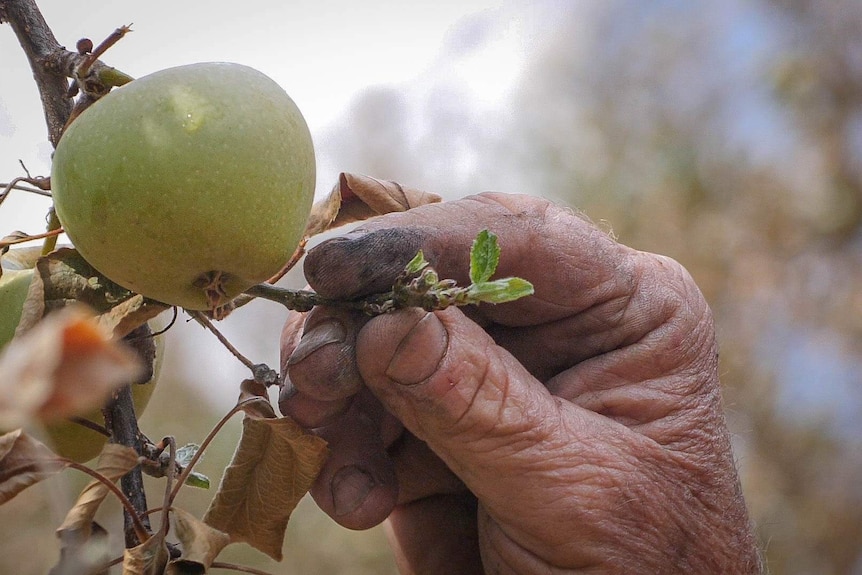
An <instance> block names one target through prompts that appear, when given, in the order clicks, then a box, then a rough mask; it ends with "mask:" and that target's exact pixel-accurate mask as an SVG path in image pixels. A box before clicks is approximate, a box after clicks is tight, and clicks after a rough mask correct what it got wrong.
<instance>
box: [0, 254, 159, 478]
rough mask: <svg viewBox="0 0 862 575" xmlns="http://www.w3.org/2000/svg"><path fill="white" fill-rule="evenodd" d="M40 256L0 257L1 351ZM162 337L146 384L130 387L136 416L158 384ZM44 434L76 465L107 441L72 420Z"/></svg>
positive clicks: (98, 418) (91, 416) (96, 414)
mask: <svg viewBox="0 0 862 575" xmlns="http://www.w3.org/2000/svg"><path fill="white" fill-rule="evenodd" d="M40 253H41V248H37V249H36V250H32V249H30V248H24V249H18V250H10V251H9V252H7V253H6V254H5V255H4V256H3V257H2V258H0V265H2V267H3V275H2V276H1V277H0V349H3V347H5V346H6V344H8V343H9V342H10V341H12V338H13V337H15V329H16V328H17V327H18V322H20V321H21V313H22V311H23V308H24V302H25V300H26V299H27V293H28V291H29V288H30V282H31V280H32V279H33V274H34V270H33V268H32V266H34V265H36V258H37V257H38V256H39V254H40ZM7 266H8V267H7ZM26 266H29V267H26ZM22 268H24V269H22ZM156 319H158V318H156ZM162 337H163V336H156V338H155V344H156V356H155V360H154V362H153V377H152V378H150V380H149V381H148V382H146V383H143V384H134V385H132V400H133V402H134V405H135V413H136V414H137V415H138V417H140V416H141V414H143V412H144V410H145V409H146V407H147V404H148V403H149V401H150V397H151V396H152V395H153V391H155V389H156V384H157V383H158V378H159V371H160V370H161V365H162V359H163V358H164V342H163V340H162ZM82 417H83V418H84V419H88V420H90V421H92V422H94V423H98V424H99V425H104V424H105V419H104V417H103V416H102V412H101V410H98V409H95V410H93V411H91V412H90V413H86V414H84V415H82ZM0 431H2V430H0ZM45 434H46V435H47V437H46V439H47V440H48V443H49V444H50V445H51V448H52V449H53V450H54V452H55V453H57V454H58V455H61V456H62V457H67V458H69V459H72V460H74V461H77V462H79V463H84V462H86V461H89V460H91V459H93V458H94V457H96V456H97V455H99V452H101V451H102V447H104V445H105V443H106V442H107V441H108V438H107V437H106V436H105V435H103V434H101V433H99V432H97V431H94V430H92V429H89V428H87V427H84V426H82V425H79V424H77V423H75V422H72V421H60V422H54V423H49V424H48V425H46V426H45Z"/></svg>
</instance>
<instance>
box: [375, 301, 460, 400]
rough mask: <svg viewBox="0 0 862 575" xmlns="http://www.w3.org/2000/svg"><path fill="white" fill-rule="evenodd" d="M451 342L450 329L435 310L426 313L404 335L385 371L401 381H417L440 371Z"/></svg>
mask: <svg viewBox="0 0 862 575" xmlns="http://www.w3.org/2000/svg"><path fill="white" fill-rule="evenodd" d="M448 346H449V333H448V332H447V331H446V328H445V327H444V326H443V324H442V323H441V322H440V319H439V318H438V317H437V316H436V315H434V314H433V313H426V314H425V316H424V317H423V318H422V319H420V320H419V321H418V322H417V323H416V325H414V326H413V328H412V329H411V330H410V331H409V332H408V333H407V335H406V336H404V339H402V340H401V343H399V344H398V349H396V350H395V354H394V355H393V356H392V359H391V360H390V362H389V367H388V368H387V369H386V375H387V376H388V377H389V378H390V379H391V380H392V381H395V382H396V383H400V384H401V385H415V384H417V383H420V382H422V381H425V380H426V379H428V378H429V377H431V376H432V375H434V372H435V371H437V369H438V367H439V366H440V362H441V361H443V357H444V356H445V355H446V350H447V348H448Z"/></svg>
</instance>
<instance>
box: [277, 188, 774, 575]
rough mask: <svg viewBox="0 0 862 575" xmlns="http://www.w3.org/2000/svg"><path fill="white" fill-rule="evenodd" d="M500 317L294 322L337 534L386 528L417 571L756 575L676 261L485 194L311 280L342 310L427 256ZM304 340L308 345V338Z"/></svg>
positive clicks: (708, 360) (335, 253) (702, 331)
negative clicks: (484, 241) (476, 280)
mask: <svg viewBox="0 0 862 575" xmlns="http://www.w3.org/2000/svg"><path fill="white" fill-rule="evenodd" d="M483 228H489V229H490V230H491V231H492V232H494V233H496V234H497V235H498V236H499V243H500V246H501V248H502V257H501V261H500V266H499V268H498V272H497V275H496V276H495V277H505V276H511V275H516V276H520V277H523V278H526V279H528V280H530V281H531V282H533V284H534V285H535V289H536V292H535V296H533V297H529V298H525V299H522V300H519V301H517V302H513V303H509V304H505V305H499V306H481V307H479V308H464V309H454V308H452V309H447V310H444V311H438V312H433V313H426V312H424V311H422V310H418V309H410V310H405V311H399V312H396V313H392V314H389V315H384V316H379V317H376V318H373V319H369V318H367V317H363V316H360V315H357V314H354V313H353V312H344V311H337V310H333V309H326V308H318V309H315V310H314V311H312V312H310V313H308V314H305V315H301V314H293V315H291V317H290V318H289V319H288V321H287V323H286V325H285V328H284V333H283V337H282V352H283V354H282V358H283V359H282V373H284V374H286V381H285V384H284V387H283V388H282V391H281V396H280V407H281V409H282V411H283V413H285V414H286V415H290V416H291V417H294V418H295V419H296V420H297V421H299V422H300V423H301V424H302V425H304V426H306V427H308V428H311V429H315V431H316V432H317V433H319V434H320V435H321V436H322V437H324V438H325V439H327V440H328V441H329V442H330V448H331V450H332V454H331V457H330V458H329V460H328V462H327V464H326V466H325V467H324V469H323V471H322V472H321V474H320V476H319V477H318V479H317V482H316V484H315V486H314V488H313V489H312V495H313V496H314V498H315V500H316V501H317V503H318V505H319V506H320V507H321V508H322V509H323V510H324V511H325V512H326V513H328V514H329V515H330V516H332V517H333V518H334V519H335V520H336V521H337V522H338V523H340V524H342V525H344V526H346V527H349V528H353V529H364V528H368V527H371V526H373V525H376V524H378V523H379V522H381V521H383V520H386V521H387V527H388V533H389V535H390V541H391V543H392V546H393V549H394V551H395V555H396V559H397V561H398V565H399V568H400V569H401V571H402V572H403V573H416V574H425V573H427V574H438V573H450V574H452V573H506V574H509V573H523V574H533V573H563V572H567V573H756V572H758V570H759V563H758V556H757V550H756V546H755V543H754V538H753V535H752V532H751V529H750V526H749V520H748V516H747V511H746V508H745V502H744V500H743V498H742V494H741V491H740V486H739V481H738V477H737V473H736V470H735V467H734V461H733V457H732V453H731V448H730V442H729V437H728V432H727V428H726V425H725V420H724V416H723V413H722V406H721V396H720V388H719V381H718V373H717V351H716V349H717V348H716V343H715V337H714V328H713V322H712V317H711V313H710V310H709V308H708V306H707V304H706V303H705V301H704V299H703V297H702V295H701V293H700V292H699V290H698V289H697V287H696V286H695V284H694V282H693V281H692V279H691V277H690V276H689V275H688V274H687V272H686V271H685V270H684V269H683V268H682V267H681V266H680V265H679V264H677V263H676V262H674V261H672V260H670V259H668V258H665V257H661V256H657V255H652V254H647V253H642V252H638V251H635V250H632V249H630V248H627V247H625V246H623V245H620V244H618V243H616V242H614V241H612V240H611V239H610V238H609V237H608V236H607V235H606V234H605V233H603V232H601V231H600V230H599V229H597V228H596V227H594V226H593V225H592V224H590V223H589V222H587V221H586V220H585V219H583V218H580V217H578V216H577V215H575V214H573V213H572V212H571V211H568V210H565V209H562V208H560V207H557V206H555V205H553V204H551V203H549V202H547V201H545V200H541V199H538V198H533V197H526V196H510V195H503V194H483V195H480V196H476V197H472V198H467V199H464V200H461V201H457V202H449V203H444V204H437V205H431V206H425V207H422V208H420V209H416V210H412V211H410V212H406V213H400V214H393V215H388V216H385V217H382V218H379V219H377V220H374V221H372V222H369V223H367V224H366V225H365V226H364V227H363V230H364V233H351V234H349V235H348V236H346V237H345V238H337V239H334V240H330V241H329V242H327V243H324V244H322V245H321V246H319V247H317V248H316V249H315V250H312V251H311V253H310V254H309V255H308V258H307V260H306V263H305V271H306V277H307V278H308V281H309V283H310V285H311V286H312V287H313V288H314V289H315V290H317V291H318V292H320V293H321V294H323V295H325V296H328V297H341V298H349V297H355V296H359V295H363V294H367V293H372V292H377V291H383V290H385V289H386V288H387V287H388V286H390V285H391V282H392V279H393V278H394V277H395V275H396V274H397V273H398V272H399V271H400V270H401V268H402V267H403V265H404V264H405V263H406V262H407V261H408V260H409V259H410V258H411V257H412V256H413V255H415V253H416V251H417V249H419V248H422V249H423V250H424V252H425V255H426V258H427V259H429V261H431V262H432V265H434V267H435V268H436V270H437V271H438V272H439V274H440V276H441V277H449V278H455V279H457V280H458V281H459V283H461V285H466V283H467V278H466V274H467V270H468V269H469V247H470V244H471V241H472V239H473V238H474V237H475V235H476V234H477V233H478V232H479V231H480V230H481V229H483ZM303 332H304V335H303Z"/></svg>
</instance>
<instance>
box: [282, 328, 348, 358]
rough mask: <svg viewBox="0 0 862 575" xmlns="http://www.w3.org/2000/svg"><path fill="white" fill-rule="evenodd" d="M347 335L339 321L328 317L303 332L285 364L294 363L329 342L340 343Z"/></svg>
mask: <svg viewBox="0 0 862 575" xmlns="http://www.w3.org/2000/svg"><path fill="white" fill-rule="evenodd" d="M346 337H347V331H346V330H345V329H344V326H343V325H342V324H341V322H340V321H338V320H335V319H330V320H327V321H324V322H322V323H319V324H317V325H316V326H314V327H313V328H311V329H310V330H308V331H307V332H305V333H304V334H302V339H300V340H299V345H297V346H296V349H294V350H293V353H292V354H291V356H290V359H288V360H287V365H296V364H297V363H299V362H300V361H302V360H303V359H305V358H306V357H308V356H309V355H311V354H312V353H314V352H315V351H317V350H318V349H320V348H322V347H323V346H326V345H329V344H330V343H340V342H342V341H344V338H346Z"/></svg>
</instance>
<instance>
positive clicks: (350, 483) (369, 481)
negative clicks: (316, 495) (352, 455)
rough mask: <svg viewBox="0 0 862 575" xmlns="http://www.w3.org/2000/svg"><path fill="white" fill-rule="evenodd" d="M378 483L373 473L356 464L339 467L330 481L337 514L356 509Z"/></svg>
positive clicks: (345, 513)
mask: <svg viewBox="0 0 862 575" xmlns="http://www.w3.org/2000/svg"><path fill="white" fill-rule="evenodd" d="M376 485H377V482H376V481H375V480H374V478H373V477H372V476H371V474H369V473H368V472H367V471H364V470H362V469H360V468H359V467H356V466H355V465H348V466H346V467H343V468H341V469H339V470H338V472H337V473H336V474H335V475H333V476H332V479H331V480H330V482H329V489H330V491H331V492H332V502H333V504H334V505H335V515H337V516H341V515H347V514H348V513H352V512H353V511H355V510H356V509H357V508H358V507H359V506H360V505H362V502H363V501H365V498H366V497H367V496H368V494H369V493H370V492H371V490H372V489H374V487H375V486H376Z"/></svg>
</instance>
